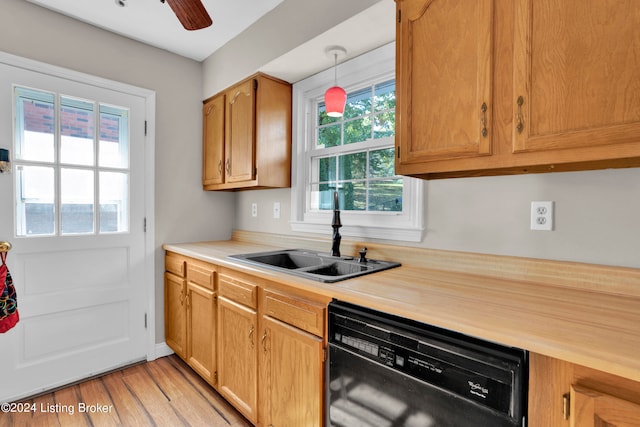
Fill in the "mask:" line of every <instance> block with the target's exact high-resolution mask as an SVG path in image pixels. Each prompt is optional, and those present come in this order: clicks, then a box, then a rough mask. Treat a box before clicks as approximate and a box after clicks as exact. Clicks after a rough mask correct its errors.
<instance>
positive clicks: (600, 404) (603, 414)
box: [571, 386, 640, 427]
mask: <svg viewBox="0 0 640 427" xmlns="http://www.w3.org/2000/svg"><path fill="white" fill-rule="evenodd" d="M608 426H611V427H613V426H615V427H638V426H640V405H639V404H637V403H633V402H629V401H627V400H623V399H619V398H617V397H614V396H611V395H609V394H606V393H601V392H599V391H595V390H591V389H588V388H585V387H579V386H572V387H571V427H608Z"/></svg>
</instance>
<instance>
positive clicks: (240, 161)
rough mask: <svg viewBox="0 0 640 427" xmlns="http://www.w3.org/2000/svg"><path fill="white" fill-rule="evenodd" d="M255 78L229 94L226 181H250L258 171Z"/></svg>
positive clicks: (226, 131) (228, 92)
mask: <svg viewBox="0 0 640 427" xmlns="http://www.w3.org/2000/svg"><path fill="white" fill-rule="evenodd" d="M257 86H258V82H257V81H256V80H254V79H251V80H247V81H245V82H244V83H241V84H239V85H238V86H235V87H233V88H231V89H229V90H228V91H227V93H226V98H227V103H226V110H227V118H226V121H225V142H226V146H225V170H226V172H227V182H242V181H251V180H252V179H254V177H255V175H254V171H255V149H254V138H255V90H256V89H257Z"/></svg>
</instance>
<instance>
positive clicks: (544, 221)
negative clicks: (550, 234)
mask: <svg viewBox="0 0 640 427" xmlns="http://www.w3.org/2000/svg"><path fill="white" fill-rule="evenodd" d="M531 229H532V230H543V231H552V230H553V202H531Z"/></svg>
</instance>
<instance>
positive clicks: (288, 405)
mask: <svg viewBox="0 0 640 427" xmlns="http://www.w3.org/2000/svg"><path fill="white" fill-rule="evenodd" d="M261 320H262V328H261V330H262V331H263V333H262V336H261V346H260V419H261V425H263V426H273V427H280V426H283V427H284V426H306V427H320V426H321V425H322V394H323V384H324V382H323V375H322V374H323V369H322V366H323V362H324V346H323V341H322V338H319V337H316V336H314V335H311V334H309V333H307V332H304V331H302V330H300V329H298V328H294V327H292V326H290V325H287V324H286V323H283V322H281V321H279V320H276V319H273V318H271V317H268V316H263V317H262V319H261Z"/></svg>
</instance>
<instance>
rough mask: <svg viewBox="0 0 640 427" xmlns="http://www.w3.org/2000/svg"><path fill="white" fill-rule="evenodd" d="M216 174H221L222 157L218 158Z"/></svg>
mask: <svg viewBox="0 0 640 427" xmlns="http://www.w3.org/2000/svg"><path fill="white" fill-rule="evenodd" d="M218 174H219V175H222V159H220V160H218Z"/></svg>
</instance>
